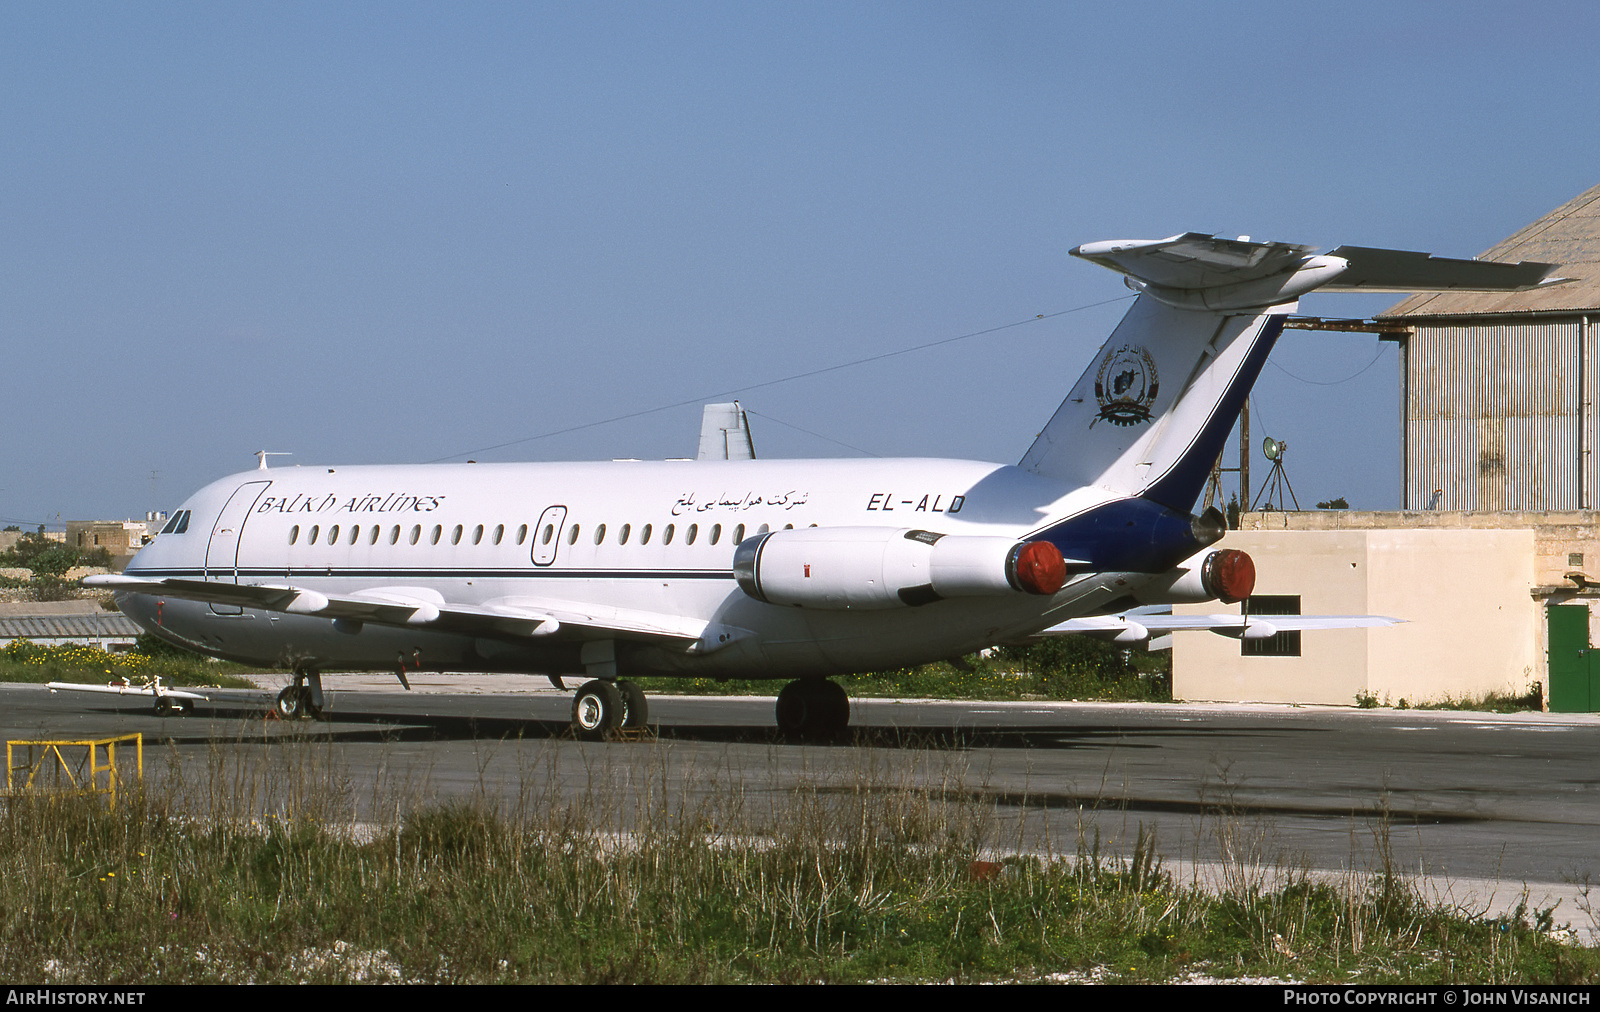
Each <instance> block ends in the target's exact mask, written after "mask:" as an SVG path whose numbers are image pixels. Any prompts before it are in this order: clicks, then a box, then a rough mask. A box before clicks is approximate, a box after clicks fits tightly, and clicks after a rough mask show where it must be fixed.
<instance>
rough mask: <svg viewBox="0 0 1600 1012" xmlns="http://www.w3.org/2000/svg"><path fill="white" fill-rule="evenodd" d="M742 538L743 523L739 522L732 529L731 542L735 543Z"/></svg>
mask: <svg viewBox="0 0 1600 1012" xmlns="http://www.w3.org/2000/svg"><path fill="white" fill-rule="evenodd" d="M743 540H744V524H740V525H739V526H737V527H735V528H734V529H733V543H734V544H736V545H737V544H738V543H739V542H741V541H743Z"/></svg>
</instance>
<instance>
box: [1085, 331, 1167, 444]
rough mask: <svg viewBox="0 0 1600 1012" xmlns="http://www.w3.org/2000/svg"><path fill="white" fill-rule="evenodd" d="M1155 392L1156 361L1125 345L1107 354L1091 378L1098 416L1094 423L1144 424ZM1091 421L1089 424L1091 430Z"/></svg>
mask: <svg viewBox="0 0 1600 1012" xmlns="http://www.w3.org/2000/svg"><path fill="white" fill-rule="evenodd" d="M1159 388H1160V382H1159V380H1158V378H1157V376H1156V360H1155V359H1154V358H1152V357H1151V355H1150V352H1148V351H1146V350H1145V349H1144V348H1143V347H1141V346H1140V345H1137V344H1125V345H1123V346H1122V347H1120V348H1116V349H1113V350H1112V351H1109V352H1107V353H1106V357H1105V358H1103V359H1101V360H1100V369H1099V371H1097V372H1096V373H1095V377H1094V399H1095V400H1096V401H1099V402H1100V414H1099V415H1098V416H1096V418H1095V420H1094V421H1099V420H1100V419H1102V418H1103V419H1105V420H1106V421H1108V422H1110V423H1111V424H1112V425H1138V424H1139V423H1140V422H1148V421H1149V420H1150V406H1151V405H1152V404H1154V403H1155V400H1156V391H1157V390H1158V389H1159ZM1094 421H1091V422H1090V423H1089V426H1090V427H1091V428H1093V427H1094Z"/></svg>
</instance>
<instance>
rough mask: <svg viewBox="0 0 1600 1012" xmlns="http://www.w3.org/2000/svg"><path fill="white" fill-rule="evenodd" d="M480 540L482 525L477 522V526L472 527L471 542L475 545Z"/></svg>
mask: <svg viewBox="0 0 1600 1012" xmlns="http://www.w3.org/2000/svg"><path fill="white" fill-rule="evenodd" d="M482 540H483V525H482V524H479V525H478V526H476V527H474V528H473V529H472V543H473V544H475V545H476V544H478V543H479V542H480V541H482Z"/></svg>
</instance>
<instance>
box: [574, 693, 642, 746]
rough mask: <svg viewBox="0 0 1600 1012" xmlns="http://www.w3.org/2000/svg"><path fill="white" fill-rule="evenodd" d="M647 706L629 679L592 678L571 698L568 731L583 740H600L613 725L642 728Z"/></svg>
mask: <svg viewBox="0 0 1600 1012" xmlns="http://www.w3.org/2000/svg"><path fill="white" fill-rule="evenodd" d="M649 718H650V705H649V704H648V703H646V702H645V698H644V690H643V689H641V688H639V686H638V685H636V684H634V683H633V682H630V681H627V680H622V681H611V680H608V679H603V678H595V679H592V680H590V681H588V682H585V683H584V684H583V687H582V688H580V689H579V690H578V694H577V695H576V696H573V697H572V733H573V734H574V735H576V736H577V737H578V738H580V739H582V740H583V741H600V740H601V739H602V738H604V737H605V736H606V734H607V732H609V731H611V730H613V729H614V728H619V727H621V728H636V727H644V725H645V722H646V721H647V720H649Z"/></svg>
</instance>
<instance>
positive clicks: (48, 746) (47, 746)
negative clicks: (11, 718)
mask: <svg viewBox="0 0 1600 1012" xmlns="http://www.w3.org/2000/svg"><path fill="white" fill-rule="evenodd" d="M128 742H132V743H133V748H134V756H135V765H136V766H137V772H138V777H139V781H140V783H143V782H144V735H142V734H123V735H118V736H117V737H115V738H94V739H87V738H85V739H79V740H76V741H47V740H42V739H41V740H28V739H19V740H15V741H8V742H6V795H7V796H11V797H14V796H16V795H19V794H22V793H24V792H25V791H30V790H35V789H37V790H49V791H51V792H53V793H72V794H104V795H105V796H106V800H107V801H108V803H109V804H110V806H111V807H112V808H115V807H117V786H118V785H119V784H120V783H121V782H122V774H121V771H120V770H118V769H117V745H118V744H126V743H128ZM23 748H26V749H27V753H28V758H27V760H26V761H25V762H18V761H17V753H18V752H20V751H22V749H23ZM64 748H82V749H86V750H87V751H85V752H84V754H83V757H82V758H81V759H79V760H78V762H77V764H76V766H74V764H73V763H71V762H69V761H68V760H67V757H66V755H65V754H64V753H63V752H62V751H61V750H62V749H64ZM102 756H103V757H104V761H103V762H102V761H101V758H102ZM52 759H53V760H54V761H53V762H52V761H51V760H52ZM47 769H48V771H49V774H48V775H49V779H50V781H51V782H50V784H49V786H48V788H46V786H45V785H44V784H43V783H42V782H41V778H40V774H41V773H43V772H45V771H46V770H47ZM24 774H25V775H26V776H24ZM19 779H21V780H22V782H21V784H18V782H17V781H18V780H19ZM63 780H65V781H66V784H65V786H63V784H62V781H63Z"/></svg>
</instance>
